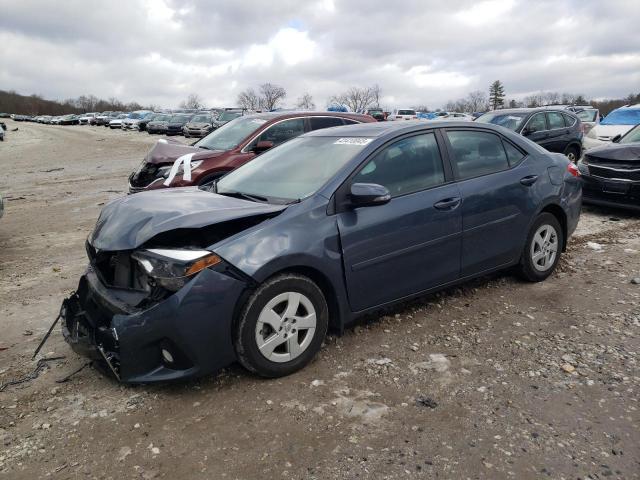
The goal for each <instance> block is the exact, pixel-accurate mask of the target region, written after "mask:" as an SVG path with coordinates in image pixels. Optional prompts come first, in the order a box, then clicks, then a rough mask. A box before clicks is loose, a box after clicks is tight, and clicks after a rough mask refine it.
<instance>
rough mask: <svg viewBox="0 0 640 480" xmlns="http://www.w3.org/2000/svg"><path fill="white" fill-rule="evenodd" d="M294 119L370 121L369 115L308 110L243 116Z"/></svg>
mask: <svg viewBox="0 0 640 480" xmlns="http://www.w3.org/2000/svg"><path fill="white" fill-rule="evenodd" d="M295 117H340V118H350V119H352V120H360V121H367V120H368V121H371V117H370V116H369V115H363V114H362V113H350V112H324V111H321V112H314V111H308V110H304V111H301V110H294V111H291V110H290V111H287V112H282V111H281V112H264V113H252V114H249V115H245V118H259V119H261V120H267V121H272V120H281V119H286V118H295Z"/></svg>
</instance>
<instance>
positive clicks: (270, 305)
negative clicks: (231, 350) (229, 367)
mask: <svg viewBox="0 0 640 480" xmlns="http://www.w3.org/2000/svg"><path fill="white" fill-rule="evenodd" d="M328 325H329V309H328V307H327V301H326V299H325V297H324V294H323V293H322V290H320V288H319V287H318V286H317V285H316V284H315V283H314V282H313V281H312V280H310V279H309V278H307V277H304V276H302V275H297V274H283V275H278V276H276V277H274V278H272V279H270V280H267V281H266V282H265V283H264V284H262V285H261V286H260V287H259V288H258V289H257V290H256V291H255V292H254V293H253V294H252V295H251V296H250V297H249V299H248V300H247V303H246V304H245V305H244V307H243V309H242V311H241V313H240V319H239V322H238V325H237V328H236V330H235V335H234V344H235V349H236V353H237V355H238V360H239V361H240V364H241V365H242V366H244V367H245V368H246V369H247V370H249V371H251V372H253V373H256V374H258V375H260V376H263V377H268V378H275V377H282V376H285V375H289V374H291V373H293V372H296V371H298V370H300V369H301V368H303V367H304V366H305V365H307V364H308V363H309V362H310V361H311V359H312V358H313V357H314V356H315V355H316V353H318V351H319V350H320V347H321V345H322V342H323V340H324V337H325V335H326V333H327V327H328Z"/></svg>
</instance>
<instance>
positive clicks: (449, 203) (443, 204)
mask: <svg viewBox="0 0 640 480" xmlns="http://www.w3.org/2000/svg"><path fill="white" fill-rule="evenodd" d="M458 205H460V198H459V197H452V198H445V199H444V200H440V201H439V202H436V203H434V204H433V206H434V207H435V208H437V209H438V210H454V209H456V208H458Z"/></svg>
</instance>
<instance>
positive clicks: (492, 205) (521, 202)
mask: <svg viewBox="0 0 640 480" xmlns="http://www.w3.org/2000/svg"><path fill="white" fill-rule="evenodd" d="M445 136H446V138H447V139H448V142H449V143H448V148H449V151H450V156H451V164H452V167H453V171H454V174H455V176H456V178H457V179H458V187H459V188H460V194H461V196H462V209H461V210H462V267H461V276H462V277H468V276H471V275H476V274H479V273H481V272H484V271H487V270H491V269H494V268H497V267H500V266H503V265H507V264H509V263H511V262H513V261H515V260H517V259H518V258H519V256H520V253H521V248H522V245H523V244H524V240H525V236H526V234H527V228H528V225H529V221H530V219H531V217H532V215H533V214H534V212H535V210H536V208H537V202H536V200H535V195H534V192H535V189H536V184H537V182H538V180H541V181H543V180H544V179H543V178H541V179H538V176H537V175H538V174H539V172H538V171H537V170H539V169H537V168H536V167H535V165H533V163H532V162H527V161H526V155H525V152H522V151H521V150H520V149H518V148H517V147H516V146H515V145H513V144H512V143H510V142H509V141H507V140H506V139H503V138H502V137H501V136H500V135H498V134H496V133H493V132H489V131H481V130H480V131H479V130H477V129H474V130H464V129H460V130H457V129H447V131H446V135H445Z"/></svg>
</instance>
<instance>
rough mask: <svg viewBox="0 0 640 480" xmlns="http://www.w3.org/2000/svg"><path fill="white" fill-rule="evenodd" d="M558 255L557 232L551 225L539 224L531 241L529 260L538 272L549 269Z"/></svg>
mask: <svg viewBox="0 0 640 480" xmlns="http://www.w3.org/2000/svg"><path fill="white" fill-rule="evenodd" d="M557 255H558V232H556V229H555V228H554V227H552V226H551V225H547V224H545V225H541V226H540V227H539V228H538V230H536V233H535V235H534V236H533V240H532V242H531V261H532V263H533V267H534V268H535V269H536V270H538V271H539V272H546V271H547V270H549V269H550V268H551V267H552V266H553V264H554V262H555V260H556V256H557Z"/></svg>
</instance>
